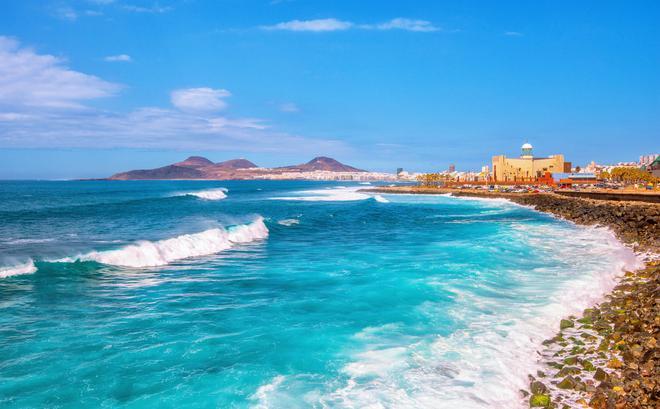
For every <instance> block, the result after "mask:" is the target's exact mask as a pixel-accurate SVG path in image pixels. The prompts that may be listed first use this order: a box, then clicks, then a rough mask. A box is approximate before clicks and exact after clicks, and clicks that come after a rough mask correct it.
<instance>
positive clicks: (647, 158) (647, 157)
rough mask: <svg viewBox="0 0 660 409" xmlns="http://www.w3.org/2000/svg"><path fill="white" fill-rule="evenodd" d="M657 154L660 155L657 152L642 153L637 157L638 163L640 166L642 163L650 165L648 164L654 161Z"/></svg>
mask: <svg viewBox="0 0 660 409" xmlns="http://www.w3.org/2000/svg"><path fill="white" fill-rule="evenodd" d="M658 156H660V155H659V154H657V153H652V154H650V155H642V156H640V157H639V164H640V165H641V166H644V165H650V164H652V163H653V161H654V160H655V159H656V158H657V157H658Z"/></svg>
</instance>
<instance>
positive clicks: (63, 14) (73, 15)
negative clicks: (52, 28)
mask: <svg viewBox="0 0 660 409" xmlns="http://www.w3.org/2000/svg"><path fill="white" fill-rule="evenodd" d="M55 15H56V16H57V17H59V18H61V19H63V20H69V21H76V20H77V19H78V13H77V12H76V11H75V10H74V9H72V8H71V7H60V8H58V9H57V10H55Z"/></svg>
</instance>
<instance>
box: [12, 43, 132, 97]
mask: <svg viewBox="0 0 660 409" xmlns="http://www.w3.org/2000/svg"><path fill="white" fill-rule="evenodd" d="M120 88H121V86H120V85H118V84H113V83H111V82H107V81H104V80H102V79H100V78H98V77H95V76H93V75H87V74H83V73H81V72H78V71H74V70H72V69H70V68H69V67H67V66H66V65H65V62H64V61H63V60H62V59H60V58H57V57H54V56H52V55H48V54H37V53H35V52H34V51H33V50H32V49H29V48H22V47H21V46H20V44H19V43H18V41H16V40H14V39H12V38H9V37H2V36H0V106H1V105H2V104H11V105H23V106H32V107H39V106H41V107H59V108H63V107H68V108H72V107H76V108H80V107H82V102H83V101H86V100H91V99H96V98H102V97H109V96H112V95H115V94H116V93H117V92H118V91H119V89H120Z"/></svg>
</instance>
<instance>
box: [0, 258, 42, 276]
mask: <svg viewBox="0 0 660 409" xmlns="http://www.w3.org/2000/svg"><path fill="white" fill-rule="evenodd" d="M36 271H37V267H36V266H35V265H34V261H32V260H30V261H28V262H26V263H23V264H17V265H15V266H8V267H0V278H7V277H11V276H16V275H20V274H32V273H34V272H36Z"/></svg>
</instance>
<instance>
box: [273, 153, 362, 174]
mask: <svg viewBox="0 0 660 409" xmlns="http://www.w3.org/2000/svg"><path fill="white" fill-rule="evenodd" d="M277 169H285V170H287V171H290V172H296V171H297V172H314V171H315V170H324V171H329V172H366V171H365V170H362V169H358V168H354V167H353V166H348V165H344V164H343V163H341V162H339V161H337V160H335V159H332V158H328V157H327V156H317V157H316V158H314V159H312V160H310V161H309V162H307V163H303V164H300V165H293V166H285V167H283V168H277Z"/></svg>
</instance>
